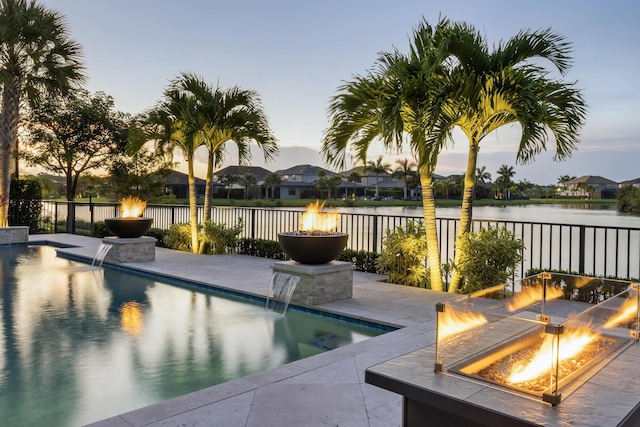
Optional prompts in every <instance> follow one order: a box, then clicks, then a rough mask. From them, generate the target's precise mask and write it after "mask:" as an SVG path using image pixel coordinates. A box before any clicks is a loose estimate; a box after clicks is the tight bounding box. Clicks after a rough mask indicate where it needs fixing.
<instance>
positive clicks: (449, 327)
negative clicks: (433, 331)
mask: <svg viewBox="0 0 640 427" xmlns="http://www.w3.org/2000/svg"><path fill="white" fill-rule="evenodd" d="M487 322H488V321H487V318H486V317H484V316H483V315H482V314H480V313H474V312H471V311H465V310H462V311H460V310H458V311H456V310H452V309H450V308H447V309H446V310H445V311H444V312H442V313H438V339H439V340H440V339H444V338H448V337H450V336H452V335H455V334H459V333H461V332H466V331H468V330H471V329H473V328H476V327H478V326H482V325H484V324H485V323H487Z"/></svg>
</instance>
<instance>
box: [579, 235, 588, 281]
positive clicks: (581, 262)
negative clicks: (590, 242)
mask: <svg viewBox="0 0 640 427" xmlns="http://www.w3.org/2000/svg"><path fill="white" fill-rule="evenodd" d="M585 232H586V230H585V226H584V225H581V226H580V242H579V252H578V273H579V274H584V259H585V256H586V255H585V252H586V251H587V248H585V240H586V236H585Z"/></svg>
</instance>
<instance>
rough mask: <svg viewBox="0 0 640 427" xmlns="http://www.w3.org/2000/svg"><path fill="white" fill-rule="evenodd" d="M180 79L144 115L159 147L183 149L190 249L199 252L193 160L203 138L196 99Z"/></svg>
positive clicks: (170, 151) (172, 149) (172, 83)
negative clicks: (199, 136)
mask: <svg viewBox="0 0 640 427" xmlns="http://www.w3.org/2000/svg"><path fill="white" fill-rule="evenodd" d="M182 85H183V81H182V79H180V78H178V79H174V80H173V81H171V82H170V84H169V86H168V87H167V88H166V89H165V91H164V94H163V96H164V99H163V100H162V101H161V102H160V104H159V105H158V106H157V107H156V108H155V109H153V110H151V111H150V112H149V113H148V115H147V121H148V123H149V124H151V125H155V127H156V129H155V132H154V133H153V134H152V135H150V137H151V138H152V139H155V140H156V142H157V144H158V147H159V149H162V150H163V151H165V152H169V153H173V151H174V149H175V148H178V149H180V150H181V151H182V153H183V155H184V158H185V160H186V162H187V180H188V183H189V218H190V224H191V250H192V251H193V253H198V252H199V249H200V248H199V244H198V213H197V210H196V209H197V206H196V180H195V173H194V167H193V163H194V160H195V152H196V150H197V149H198V148H199V147H201V146H202V144H203V143H204V141H203V140H202V139H201V138H198V132H199V130H200V124H199V120H198V117H197V100H196V99H195V98H194V97H193V96H190V95H189V94H188V93H186V92H185V91H184V90H182Z"/></svg>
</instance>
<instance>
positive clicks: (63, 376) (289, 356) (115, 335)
mask: <svg viewBox="0 0 640 427" xmlns="http://www.w3.org/2000/svg"><path fill="white" fill-rule="evenodd" d="M0 279H1V282H0V414H1V415H0V423H1V424H2V425H7V426H44V425H47V426H58V427H63V426H78V425H82V424H86V423H89V422H92V421H97V420H100V419H103V418H106V417H109V416H113V415H116V414H119V413H122V412H126V411H129V410H132V409H135V408H139V407H142V406H145V405H149V404H153V403H156V402H159V401H162V400H166V399H170V398H172V397H175V396H178V395H181V394H185V393H189V392H191V391H195V390H199V389H202V388H205V387H209V386H212V385H215V384H219V383H222V382H225V381H228V380H231V379H234V378H239V377H242V376H245V375H248V374H251V373H254V372H258V371H262V370H265V369H269V368H273V367H275V366H279V365H282V364H284V363H288V362H291V361H294V360H298V359H301V358H304V357H307V356H310V355H313V354H317V353H319V352H323V351H327V350H331V349H333V348H336V347H339V346H342V345H347V344H350V343H354V342H358V341H361V340H365V339H367V338H369V337H371V336H375V335H379V334H380V333H383V332H384V329H382V328H376V327H373V326H370V325H360V324H357V323H354V322H346V321H344V320H340V319H334V318H331V317H326V316H320V315H318V314H313V313H307V312H302V311H296V310H291V309H290V310H289V311H288V312H287V314H286V316H284V317H282V316H279V315H276V314H274V313H268V312H267V311H266V310H265V309H264V304H262V303H260V302H258V301H253V300H250V299H245V298H241V297H237V296H233V295H226V294H222V293H219V292H215V291H211V290H205V289H203V288H201V287H192V286H188V285H184V284H175V283H174V284H167V283H162V282H159V281H157V280H154V279H150V278H148V277H143V276H140V275H136V274H130V273H127V272H123V271H120V270H115V269H110V268H106V269H104V270H103V269H95V268H92V267H90V266H88V265H85V264H82V263H78V262H75V261H70V260H67V259H63V258H58V257H57V256H56V253H55V249H53V248H51V247H46V246H19V247H0ZM267 286H268V284H267V283H265V288H266V287H267Z"/></svg>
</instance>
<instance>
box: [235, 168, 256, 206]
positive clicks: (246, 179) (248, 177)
mask: <svg viewBox="0 0 640 427" xmlns="http://www.w3.org/2000/svg"><path fill="white" fill-rule="evenodd" d="M239 182H240V185H242V186H243V187H244V198H245V199H247V200H249V197H250V196H251V187H252V186H254V185H256V184H257V183H258V179H257V178H256V176H255V175H254V174H252V173H245V174H244V175H242V176H241V177H240V181H239Z"/></svg>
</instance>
